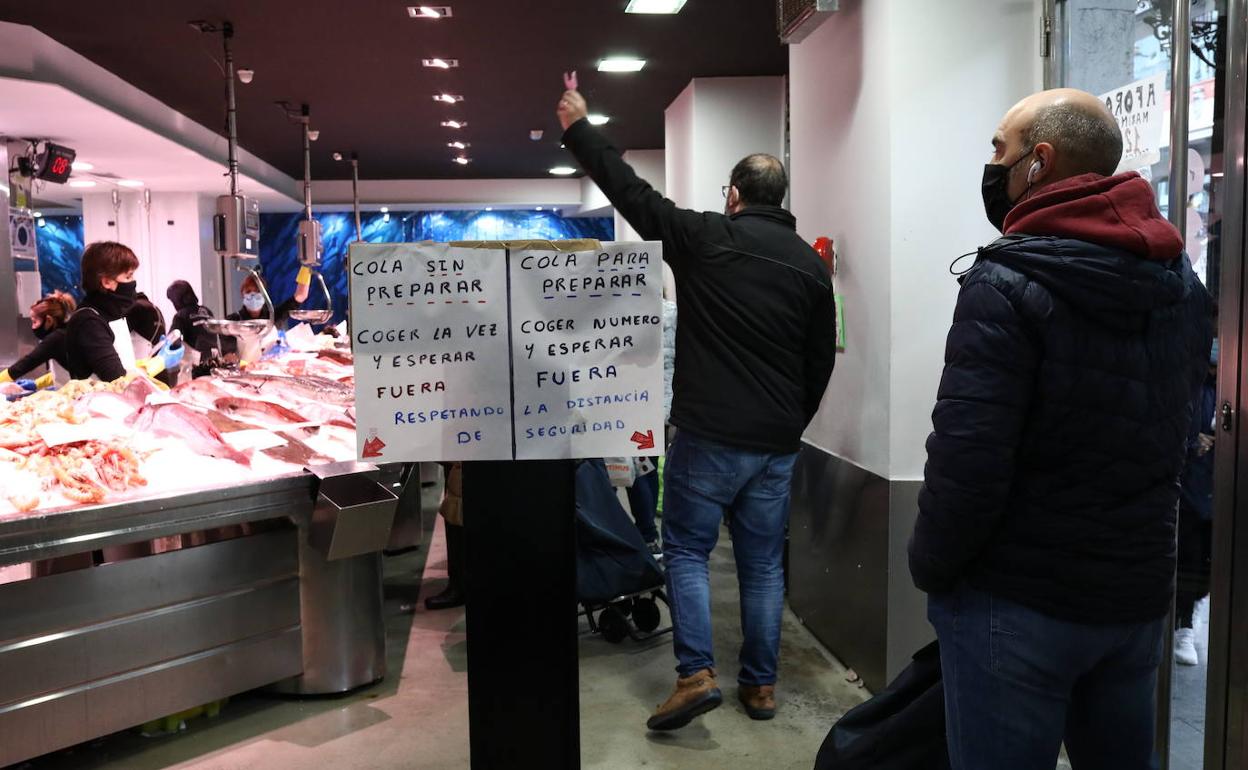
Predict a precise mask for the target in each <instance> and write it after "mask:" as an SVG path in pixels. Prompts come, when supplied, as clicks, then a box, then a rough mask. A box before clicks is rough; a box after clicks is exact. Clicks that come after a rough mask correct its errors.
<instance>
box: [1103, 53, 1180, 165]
mask: <svg viewBox="0 0 1248 770" xmlns="http://www.w3.org/2000/svg"><path fill="white" fill-rule="evenodd" d="M1165 96H1166V76H1165V75H1164V74H1161V75H1154V76H1152V77H1148V78H1144V79H1143V80H1137V81H1135V82H1134V83H1128V84H1127V85H1125V86H1123V87H1122V88H1115V89H1114V90H1113V91H1110V92H1109V93H1105V94H1101V101H1103V102H1105V106H1106V107H1107V108H1109V112H1110V114H1111V115H1113V116H1114V119H1115V120H1117V121H1118V127H1119V128H1120V129H1122V160H1121V161H1120V162H1119V164H1118V171H1119V172H1122V171H1134V170H1137V169H1141V168H1146V167H1148V166H1152V165H1153V164H1154V163H1157V162H1159V161H1160V160H1161V147H1162V136H1163V133H1162V128H1163V126H1164V124H1165V123H1166V121H1167V119H1168V116H1167V106H1166V105H1167V104H1168V103H1169V100H1168V99H1166V98H1165Z"/></svg>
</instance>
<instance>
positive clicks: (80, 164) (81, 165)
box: [73, 160, 95, 171]
mask: <svg viewBox="0 0 1248 770" xmlns="http://www.w3.org/2000/svg"><path fill="white" fill-rule="evenodd" d="M73 167H74V171H91V170H93V169H94V168H95V164H93V163H88V162H86V161H85V160H75V161H74V163H73Z"/></svg>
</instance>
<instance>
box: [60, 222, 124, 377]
mask: <svg viewBox="0 0 1248 770" xmlns="http://www.w3.org/2000/svg"><path fill="white" fill-rule="evenodd" d="M138 269H139V258H138V257H137V256H135V254H134V252H133V251H131V250H130V248H129V247H128V246H126V245H124V244H121V243H116V242H114V241H99V242H97V243H93V244H91V245H90V246H88V247H87V249H86V251H84V252H83V253H82V287H83V288H84V289H86V291H87V295H86V296H85V297H83V299H82V305H81V306H80V307H79V308H78V310H77V311H76V312H75V313H74V314H73V315H72V316H71V317H70V319H69V325H68V327H67V330H66V345H65V364H66V368H67V369H68V370H69V374H70V376H71V377H73V378H74V379H75V380H85V379H90V378H91V377H93V376H94V377H96V378H98V379H100V380H103V381H104V382H111V381H113V380H115V379H117V378H118V377H121V376H122V375H124V374H125V373H126V366H127V365H128V364H129V363H131V362H132V361H133V359H134V348H133V344H132V343H131V341H130V328H129V326H127V324H126V315H127V314H128V313H129V312H130V311H131V310H132V309H133V308H134V303H135V299H136V295H137V284H136V283H135V280H134V271H135V270H138Z"/></svg>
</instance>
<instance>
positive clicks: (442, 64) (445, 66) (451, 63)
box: [420, 59, 459, 70]
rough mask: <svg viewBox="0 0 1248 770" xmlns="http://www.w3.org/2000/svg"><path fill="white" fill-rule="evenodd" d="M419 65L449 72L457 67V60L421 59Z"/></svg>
mask: <svg viewBox="0 0 1248 770" xmlns="http://www.w3.org/2000/svg"><path fill="white" fill-rule="evenodd" d="M420 63H421V64H423V65H424V66H426V67H433V68H434V69H439V70H449V69H452V68H454V67H458V66H459V59H421V60H420Z"/></svg>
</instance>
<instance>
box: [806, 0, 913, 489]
mask: <svg viewBox="0 0 1248 770" xmlns="http://www.w3.org/2000/svg"><path fill="white" fill-rule="evenodd" d="M891 5H892V4H891V3H889V2H887V1H885V2H871V3H862V2H860V0H848V2H845V3H842V5H841V10H840V11H838V12H837V13H835V14H833V15H832V16H831V17H830V18H829V19H828V20H827V21H825V22H824V23H823V25H822V26H820V27H819V28H818V29H817V30H815V32H814V33H812V34H811V36H810V37H808V38H807V39H806V40H804V41H803V42H802V43H800V44H799V45H795V46H790V48H789V98H790V104H789V131H790V133H789V153H790V164H791V175H792V187H791V193H790V198H791V205H792V210H793V214H794V215H795V216H796V217H797V227H798V230H799V231H800V232H801V233H802V234H803V235H804V236H807V237H808V238H809V239H810V240H812V242H813V240H814V238H816V237H818V236H820V235H827V236H829V237H831V238H832V239H833V240H834V241H835V243H836V248H837V251H838V252H839V255H840V265H839V268H838V273H837V275H836V277H835V278H834V281H835V284H836V291H837V293H838V294H839V295H840V296H841V297H842V302H843V304H844V311H845V352H844V353H841V354H840V355H838V356H837V361H836V369H835V370H834V372H833V374H832V381H831V383H830V384H829V388H828V393H827V395H826V396H825V398H824V402H823V408H822V409H821V410H820V412H819V414H818V415H817V416H816V417H815V421H814V422H813V423H812V424H811V426H810V428H809V430H808V431H807V434H806V438H807V440H808V441H810V442H811V443H813V444H815V445H816V446H818V447H820V448H822V449H825V450H827V451H828V452H830V453H832V454H834V455H836V456H838V457H841V458H843V459H846V460H849V461H850V462H853V463H855V464H857V465H859V466H861V467H863V468H866V469H867V470H870V471H872V472H873V473H876V474H878V475H881V476H884V477H887V476H888V443H889V440H888V439H889V409H888V382H889V362H890V345H891V340H890V332H889V330H890V322H891V321H890V316H889V304H890V303H889V284H890V273H891V259H890V249H891V245H892V244H891V240H890V222H891V220H892V212H891V208H890V205H889V191H890V175H891V170H892V158H891V154H890V135H891V133H892V131H893V129H894V124H893V122H892V121H891V120H890V117H889V113H890V108H891V106H892V105H891V94H890V91H891V85H892V84H891V73H890V65H889V45H888V37H889V20H890V18H891V16H892V15H893V11H892V7H891Z"/></svg>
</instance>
